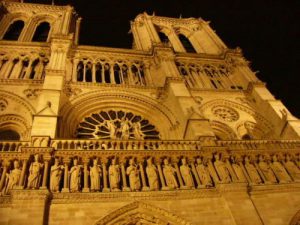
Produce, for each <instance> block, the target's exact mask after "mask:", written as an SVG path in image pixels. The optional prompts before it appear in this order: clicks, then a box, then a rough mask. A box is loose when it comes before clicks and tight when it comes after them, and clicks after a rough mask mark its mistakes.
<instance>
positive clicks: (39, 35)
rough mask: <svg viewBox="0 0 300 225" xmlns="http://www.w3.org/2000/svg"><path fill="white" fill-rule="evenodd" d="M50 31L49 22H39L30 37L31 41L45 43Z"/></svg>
mask: <svg viewBox="0 0 300 225" xmlns="http://www.w3.org/2000/svg"><path fill="white" fill-rule="evenodd" d="M50 29H51V26H50V23H49V22H46V21H44V22H41V23H40V24H39V25H38V26H37V27H36V29H35V32H34V34H33V37H32V41H37V42H47V40H48V36H49V33H50Z"/></svg>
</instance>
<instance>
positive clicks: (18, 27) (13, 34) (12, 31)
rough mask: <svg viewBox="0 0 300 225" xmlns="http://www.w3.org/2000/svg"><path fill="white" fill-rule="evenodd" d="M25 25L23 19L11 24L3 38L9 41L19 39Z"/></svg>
mask: <svg viewBox="0 0 300 225" xmlns="http://www.w3.org/2000/svg"><path fill="white" fill-rule="evenodd" d="M24 26H25V23H24V21H23V20H16V21H14V22H13V23H12V24H10V25H9V27H8V29H7V30H6V32H5V34H4V36H3V40H9V41H17V40H18V39H19V37H20V35H21V32H22V30H23V28H24Z"/></svg>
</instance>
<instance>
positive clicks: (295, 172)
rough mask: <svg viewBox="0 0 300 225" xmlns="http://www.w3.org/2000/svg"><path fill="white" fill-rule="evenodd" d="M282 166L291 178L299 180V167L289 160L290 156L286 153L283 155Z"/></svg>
mask: <svg viewBox="0 0 300 225" xmlns="http://www.w3.org/2000/svg"><path fill="white" fill-rule="evenodd" d="M284 166H285V168H286V170H287V171H288V173H289V174H290V176H291V177H292V178H293V180H294V181H298V182H299V181H300V170H299V168H298V167H297V166H296V165H295V163H294V162H293V161H292V160H291V157H290V155H289V154H287V155H286V157H285V162H284Z"/></svg>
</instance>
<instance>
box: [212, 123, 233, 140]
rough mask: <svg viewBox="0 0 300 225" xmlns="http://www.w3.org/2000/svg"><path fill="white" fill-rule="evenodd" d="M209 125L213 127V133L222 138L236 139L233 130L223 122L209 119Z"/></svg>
mask: <svg viewBox="0 0 300 225" xmlns="http://www.w3.org/2000/svg"><path fill="white" fill-rule="evenodd" d="M210 126H211V128H212V129H213V131H214V133H215V135H216V136H217V137H219V138H220V139H222V140H230V139H236V135H235V133H234V131H233V130H232V129H231V128H230V127H229V126H227V125H226V124H224V123H221V122H219V121H211V122H210Z"/></svg>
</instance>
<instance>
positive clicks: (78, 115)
mask: <svg viewBox="0 0 300 225" xmlns="http://www.w3.org/2000/svg"><path fill="white" fill-rule="evenodd" d="M111 109H113V110H118V109H122V110H126V111H131V112H132V113H134V114H136V115H141V116H143V117H144V118H147V119H149V121H152V123H153V125H155V126H156V127H157V129H158V130H159V131H160V133H161V135H162V138H167V137H169V136H171V135H172V138H176V136H177V134H174V133H172V134H171V133H170V130H173V129H174V128H176V126H177V125H178V121H177V120H176V117H175V116H174V115H173V113H172V112H171V111H170V110H169V109H168V108H167V107H166V106H164V105H162V104H158V102H156V101H155V100H153V99H151V98H149V97H147V96H143V95H141V94H136V93H133V92H130V93H129V92H127V91H121V90H115V89H114V91H111V90H105V91H93V92H89V93H85V94H80V95H78V97H77V98H74V100H72V101H71V102H69V103H67V104H66V105H64V106H63V107H62V108H61V111H60V115H62V118H63V123H64V124H69V126H64V127H63V128H62V129H63V133H62V135H63V136H68V135H74V133H75V130H76V125H77V124H79V123H80V121H81V119H82V118H84V117H86V116H89V115H90V114H92V113H95V112H99V111H101V110H111ZM168 128H169V129H168Z"/></svg>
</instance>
